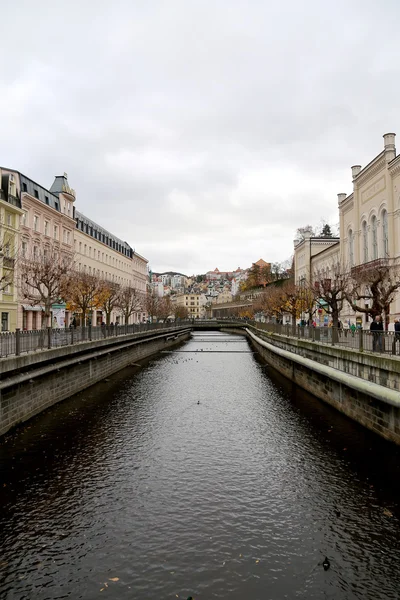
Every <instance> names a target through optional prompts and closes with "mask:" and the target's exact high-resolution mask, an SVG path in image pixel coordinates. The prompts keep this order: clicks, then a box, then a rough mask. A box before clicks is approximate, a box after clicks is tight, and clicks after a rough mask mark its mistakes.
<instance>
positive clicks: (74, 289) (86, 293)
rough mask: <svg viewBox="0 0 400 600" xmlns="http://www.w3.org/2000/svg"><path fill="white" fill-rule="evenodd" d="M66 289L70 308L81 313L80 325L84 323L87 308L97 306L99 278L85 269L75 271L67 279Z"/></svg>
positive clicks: (99, 287)
mask: <svg viewBox="0 0 400 600" xmlns="http://www.w3.org/2000/svg"><path fill="white" fill-rule="evenodd" d="M67 289H68V301H69V302H68V304H69V306H70V308H71V310H77V311H79V312H80V313H81V315H82V325H86V316H87V314H88V312H89V310H92V309H93V308H97V307H98V299H99V295H100V293H101V289H102V288H101V280H100V279H99V278H98V277H96V276H95V275H90V274H89V273H87V272H86V271H80V272H76V271H75V272H74V273H73V274H72V276H71V277H70V278H69V280H68V284H67Z"/></svg>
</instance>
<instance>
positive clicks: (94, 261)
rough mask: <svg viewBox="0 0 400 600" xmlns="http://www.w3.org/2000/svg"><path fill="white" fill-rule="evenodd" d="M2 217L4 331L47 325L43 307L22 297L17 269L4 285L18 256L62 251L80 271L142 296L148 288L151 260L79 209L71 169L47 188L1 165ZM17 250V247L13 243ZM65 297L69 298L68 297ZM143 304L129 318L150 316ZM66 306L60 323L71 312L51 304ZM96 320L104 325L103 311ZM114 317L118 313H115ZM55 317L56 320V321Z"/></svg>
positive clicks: (1, 307)
mask: <svg viewBox="0 0 400 600" xmlns="http://www.w3.org/2000/svg"><path fill="white" fill-rule="evenodd" d="M0 183H1V185H0V218H1V240H0V241H1V243H2V241H3V239H4V240H8V242H7V243H6V246H5V248H6V249H5V252H6V254H7V256H6V257H4V258H3V260H2V262H1V264H0V269H1V270H0V312H1V313H2V323H3V326H2V327H3V330H13V329H15V328H16V327H19V328H21V329H27V330H29V329H40V328H41V327H42V326H43V325H44V322H43V318H42V317H43V306H41V305H38V306H32V305H31V304H29V303H27V302H26V300H24V298H23V296H22V295H21V291H20V289H19V286H18V285H17V280H18V273H17V270H16V269H14V271H15V272H14V277H13V278H12V279H13V281H12V284H11V285H9V286H5V287H4V290H2V289H1V288H2V286H1V281H2V273H4V272H5V271H6V269H10V267H11V266H14V263H15V262H16V267H17V268H18V260H16V261H15V260H14V258H13V256H12V254H13V253H14V254H15V255H16V256H20V257H21V258H22V259H24V258H28V259H30V260H33V261H34V260H35V257H36V258H38V259H39V256H43V255H44V256H46V253H49V254H50V256H51V252H60V253H64V254H68V255H70V256H71V257H73V259H74V268H76V270H77V271H82V272H87V273H89V274H92V275H96V276H97V277H99V278H101V279H104V280H106V281H112V282H115V283H117V284H118V285H120V286H121V287H122V286H129V287H133V288H135V289H136V290H137V291H138V292H140V294H142V295H143V297H144V296H145V295H146V293H147V283H148V273H147V264H148V261H147V259H145V258H144V257H143V256H141V255H140V254H138V253H137V252H136V251H135V250H134V249H133V248H131V247H130V246H129V244H127V243H126V242H123V241H122V240H120V239H119V238H118V237H116V236H115V235H113V234H111V233H110V232H109V231H107V230H106V229H104V228H103V227H101V226H100V225H98V224H97V223H95V222H94V221H92V220H91V219H89V218H88V217H86V216H85V215H83V214H82V213H80V212H78V211H76V210H75V200H76V195H75V191H74V190H73V189H71V188H70V186H69V184H68V178H67V174H66V173H64V174H63V175H61V176H57V177H56V178H55V180H54V182H53V185H52V186H51V188H50V189H47V188H44V187H43V186H41V185H39V184H37V183H36V182H35V181H33V180H32V179H29V178H28V177H26V176H25V175H23V174H22V173H20V172H19V171H15V170H11V169H5V168H1V169H0ZM13 246H14V247H15V248H16V250H15V251H13V250H12V247H13ZM65 300H67V299H65ZM144 304H145V303H144V302H143V308H142V307H141V308H140V309H139V308H138V310H137V311H136V312H135V313H134V314H133V315H132V317H131V319H130V321H131V322H142V321H145V320H146V311H145V308H144ZM60 310H62V311H63V313H62V318H60V320H59V321H58V324H59V326H63V325H65V326H68V325H69V323H70V322H71V320H72V317H73V315H72V313H70V312H68V310H66V305H65V304H58V305H54V306H53V315H55V314H56V313H58V312H59V311H60ZM94 316H95V317H96V318H92V324H93V325H94V326H95V325H96V324H100V323H101V320H102V318H103V317H102V313H101V312H99V311H98V312H96V315H93V317H94ZM111 318H112V320H113V322H118V320H119V318H120V315H119V312H118V311H117V310H116V311H114V313H113V314H112V317H111ZM52 322H53V320H52Z"/></svg>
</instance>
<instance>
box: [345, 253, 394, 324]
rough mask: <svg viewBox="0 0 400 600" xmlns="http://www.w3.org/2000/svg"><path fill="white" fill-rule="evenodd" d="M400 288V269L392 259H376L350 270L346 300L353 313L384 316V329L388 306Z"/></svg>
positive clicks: (387, 316) (373, 316) (387, 317)
mask: <svg viewBox="0 0 400 600" xmlns="http://www.w3.org/2000/svg"><path fill="white" fill-rule="evenodd" d="M399 288H400V267H399V265H397V264H396V263H395V261H394V260H393V259H378V260H375V261H372V262H371V263H369V264H368V263H367V264H366V265H360V266H359V267H355V268H353V269H352V270H351V279H350V282H349V286H348V290H347V293H346V298H347V300H348V302H349V304H350V306H351V307H352V309H353V310H354V311H357V312H360V313H364V314H366V315H370V316H371V317H372V318H373V319H374V318H375V317H376V316H378V315H380V316H381V315H384V316H385V323H386V327H387V324H388V319H389V314H390V304H391V303H392V302H393V300H394V298H395V295H396V292H397V290H398V289H399Z"/></svg>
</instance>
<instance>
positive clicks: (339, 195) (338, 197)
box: [337, 194, 347, 206]
mask: <svg viewBox="0 0 400 600" xmlns="http://www.w3.org/2000/svg"><path fill="white" fill-rule="evenodd" d="M346 198H347V194H338V195H337V199H338V204H339V206H340V204H341V203H342V202H343V201H344V200H346Z"/></svg>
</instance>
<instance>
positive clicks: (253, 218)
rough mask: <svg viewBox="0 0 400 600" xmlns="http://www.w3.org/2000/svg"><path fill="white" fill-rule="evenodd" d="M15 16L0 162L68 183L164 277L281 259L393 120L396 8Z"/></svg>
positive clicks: (164, 6)
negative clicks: (65, 178) (164, 271)
mask: <svg viewBox="0 0 400 600" xmlns="http://www.w3.org/2000/svg"><path fill="white" fill-rule="evenodd" d="M15 4H16V5H15V6H14V5H12V3H9V4H8V5H7V6H6V7H5V9H4V10H2V14H3V15H4V18H5V20H6V22H9V23H11V22H18V43H17V44H16V43H15V32H13V30H12V28H11V27H5V28H3V29H2V37H1V39H0V50H1V51H2V56H5V57H6V60H5V61H3V63H2V69H1V72H0V114H1V116H2V120H1V135H2V147H1V150H0V163H1V164H5V165H9V166H12V167H15V168H18V169H19V170H21V171H23V172H24V173H26V174H27V175H28V176H30V177H32V178H33V179H35V180H37V181H39V182H40V183H42V184H43V185H46V184H47V185H51V182H52V179H53V176H54V175H55V174H58V173H60V172H63V171H67V172H68V174H69V180H70V184H71V185H72V186H73V187H75V188H76V190H77V194H78V203H79V209H80V210H81V211H82V212H83V213H86V214H88V215H90V216H91V217H92V218H93V219H95V220H98V221H99V222H100V223H101V224H103V225H104V226H106V227H108V228H109V229H111V230H112V231H114V232H115V234H117V235H118V236H119V237H123V238H124V239H126V240H127V241H128V242H129V243H131V244H132V245H133V246H135V248H136V249H137V250H138V252H140V253H142V254H145V255H146V256H147V257H148V258H149V259H150V261H151V264H152V266H153V267H154V268H155V269H156V270H158V269H161V268H164V269H167V268H169V269H175V270H182V271H184V272H191V271H196V270H197V271H205V270H207V269H209V268H214V267H215V266H219V268H221V269H230V268H235V267H236V266H238V265H239V264H240V266H248V265H249V264H250V263H251V262H252V261H253V260H257V259H258V258H260V256H262V257H263V258H265V259H266V260H284V259H285V258H287V257H288V256H289V255H290V254H291V253H292V238H293V234H294V231H295V229H296V228H297V227H298V226H301V225H303V224H304V223H309V222H310V223H314V224H319V223H320V220H321V218H325V219H328V220H331V221H332V222H336V221H337V209H336V193H337V192H342V191H347V192H349V191H351V177H350V166H351V165H352V164H354V163H360V164H366V162H368V161H369V160H371V158H372V157H373V156H375V155H376V154H377V153H378V152H380V150H381V148H382V138H381V136H382V134H383V133H384V132H385V131H387V130H394V131H395V130H396V127H397V124H398V117H397V102H396V98H397V96H398V92H399V83H398V82H399V77H398V68H397V66H396V64H395V57H396V56H397V22H398V17H399V15H400V7H399V6H398V3H397V2H395V0H387V2H386V3H385V6H384V7H382V8H380V7H379V6H378V5H377V4H376V2H372V0H362V1H361V0H355V1H353V2H351V3H348V2H344V0H339V1H337V2H335V3H334V4H331V5H322V4H321V2H320V1H319V0H311V1H310V2H307V3H305V4H304V3H299V2H297V0H291V1H289V2H286V3H284V4H277V3H272V2H265V1H263V0H259V1H257V0H254V2H251V3H248V2H245V1H244V0H223V1H221V2H217V3H216V2H212V1H211V0H203V2H197V1H193V2H188V1H187V0H175V1H173V0H171V2H162V1H153V0H146V1H144V0H142V1H137V2H134V3H132V2H130V1H128V0H126V1H123V0H119V1H118V0H117V1H116V2H114V3H113V4H112V8H111V5H110V4H109V3H106V2H104V1H100V2H99V1H97V2H95V1H94V0H87V1H86V2H78V1H77V0H71V1H69V2H66V1H63V0H62V1H60V2H58V3H55V2H53V1H51V2H50V1H44V0H38V1H37V2H35V5H34V6H33V5H32V3H31V2H30V1H29V0H20V1H19V2H18V3H15ZM393 65H395V66H393Z"/></svg>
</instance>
